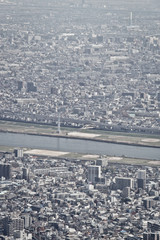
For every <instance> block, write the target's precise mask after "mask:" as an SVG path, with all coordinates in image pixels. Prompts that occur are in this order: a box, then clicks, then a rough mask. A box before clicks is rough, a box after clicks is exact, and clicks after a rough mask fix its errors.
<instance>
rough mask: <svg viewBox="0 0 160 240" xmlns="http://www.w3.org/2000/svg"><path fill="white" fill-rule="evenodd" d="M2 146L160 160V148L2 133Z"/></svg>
mask: <svg viewBox="0 0 160 240" xmlns="http://www.w3.org/2000/svg"><path fill="white" fill-rule="evenodd" d="M0 145H2V146H12V147H16V148H17V147H24V148H33V149H34V148H36V149H46V150H54V151H64V152H76V153H82V154H83V153H84V154H101V155H109V156H122V155H125V156H126V157H131V158H143V159H152V160H160V148H153V147H142V146H130V145H124V144H115V143H105V142H98V141H97V142H96V141H90V140H80V139H69V138H59V137H46V136H35V135H27V134H19V133H3V132H0Z"/></svg>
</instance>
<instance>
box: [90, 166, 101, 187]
mask: <svg viewBox="0 0 160 240" xmlns="http://www.w3.org/2000/svg"><path fill="white" fill-rule="evenodd" d="M100 177H101V166H96V165H90V166H88V181H89V182H90V183H96V181H97V180H96V179H99V178H100Z"/></svg>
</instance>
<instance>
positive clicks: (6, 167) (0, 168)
mask: <svg viewBox="0 0 160 240" xmlns="http://www.w3.org/2000/svg"><path fill="white" fill-rule="evenodd" d="M0 177H5V179H10V178H11V165H10V164H0Z"/></svg>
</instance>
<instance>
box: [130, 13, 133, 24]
mask: <svg viewBox="0 0 160 240" xmlns="http://www.w3.org/2000/svg"><path fill="white" fill-rule="evenodd" d="M132 22H133V13H132V12H130V26H132Z"/></svg>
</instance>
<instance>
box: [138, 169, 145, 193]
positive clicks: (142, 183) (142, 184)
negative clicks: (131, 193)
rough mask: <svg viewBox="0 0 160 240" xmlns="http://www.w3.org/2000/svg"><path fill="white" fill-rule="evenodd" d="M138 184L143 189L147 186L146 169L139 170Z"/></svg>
mask: <svg viewBox="0 0 160 240" xmlns="http://www.w3.org/2000/svg"><path fill="white" fill-rule="evenodd" d="M137 185H138V188H142V189H144V188H145V187H146V170H138V172H137Z"/></svg>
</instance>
